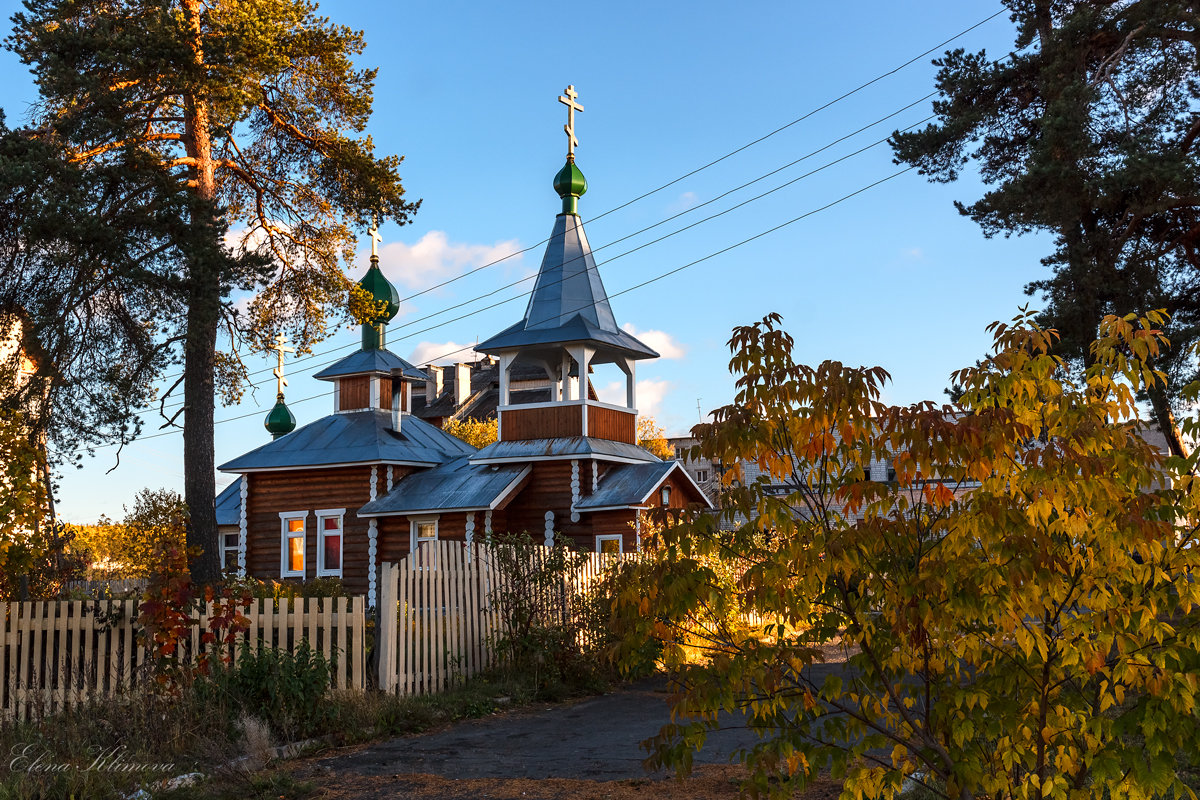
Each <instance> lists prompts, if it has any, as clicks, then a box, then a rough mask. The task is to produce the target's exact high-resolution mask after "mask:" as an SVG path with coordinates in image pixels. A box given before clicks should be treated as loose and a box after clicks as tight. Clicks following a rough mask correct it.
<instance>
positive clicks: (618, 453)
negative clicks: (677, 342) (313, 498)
mask: <svg viewBox="0 0 1200 800" xmlns="http://www.w3.org/2000/svg"><path fill="white" fill-rule="evenodd" d="M285 438H286V437H285ZM575 456H578V457H588V456H591V457H594V458H600V459H605V458H608V459H614V460H619V461H651V462H657V463H661V462H660V461H659V458H658V456H656V455H654V454H653V453H651V452H650V451H648V450H646V449H644V448H641V447H638V446H637V445H636V444H628V443H626V442H614V441H610V440H609V439H595V438H592V437H590V436H568V437H564V438H561V439H529V440H527V441H523V442H495V443H493V444H489V445H488V446H487V447H485V448H483V449H482V450H479V451H478V452H476V453H474V454H473V455H472V456H471V463H472V464H489V463H493V462H498V461H522V460H525V461H530V460H537V459H543V458H571V457H575Z"/></svg>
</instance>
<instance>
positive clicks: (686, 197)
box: [667, 192, 700, 214]
mask: <svg viewBox="0 0 1200 800" xmlns="http://www.w3.org/2000/svg"><path fill="white" fill-rule="evenodd" d="M699 201H700V198H698V197H696V193H695V192H684V193H683V194H681V195H679V197H676V198H675V199H674V200H672V201H671V202H670V203H669V204H668V205H667V213H668V214H680V213H682V212H684V211H687V210H688V209H689V208H694V207H695V205H696V203H698V202H699Z"/></svg>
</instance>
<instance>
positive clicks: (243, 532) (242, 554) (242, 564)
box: [237, 475, 250, 578]
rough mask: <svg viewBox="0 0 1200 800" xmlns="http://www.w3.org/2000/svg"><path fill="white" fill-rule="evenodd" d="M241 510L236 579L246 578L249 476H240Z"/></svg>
mask: <svg viewBox="0 0 1200 800" xmlns="http://www.w3.org/2000/svg"><path fill="white" fill-rule="evenodd" d="M241 493H242V510H241V513H240V514H239V516H238V556H237V559H238V577H239V578H244V577H246V546H247V543H248V539H249V535H248V533H247V520H246V505H247V504H248V502H249V500H250V476H249V475H243V476H242V489H241Z"/></svg>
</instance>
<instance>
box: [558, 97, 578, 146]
mask: <svg viewBox="0 0 1200 800" xmlns="http://www.w3.org/2000/svg"><path fill="white" fill-rule="evenodd" d="M576 97H579V93H578V92H576V91H575V87H574V86H568V87H567V91H566V93H565V94H560V95H559V96H558V102H560V103H562V104H563V105H564V106H566V107H567V124H566V125H563V130H564V131H566V132H567V156H569V157H571V158H574V157H575V148H576V147H578V146H579V140H578V139H576V138H575V112H576V111H583V106H581V105H579V103H576V102H575V98H576Z"/></svg>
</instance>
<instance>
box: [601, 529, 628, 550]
mask: <svg viewBox="0 0 1200 800" xmlns="http://www.w3.org/2000/svg"><path fill="white" fill-rule="evenodd" d="M596 552H597V553H615V554H617V555H620V554H621V553H623V552H625V537H624V536H622V535H621V534H619V533H607V534H604V535H603V536H597V537H596Z"/></svg>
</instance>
